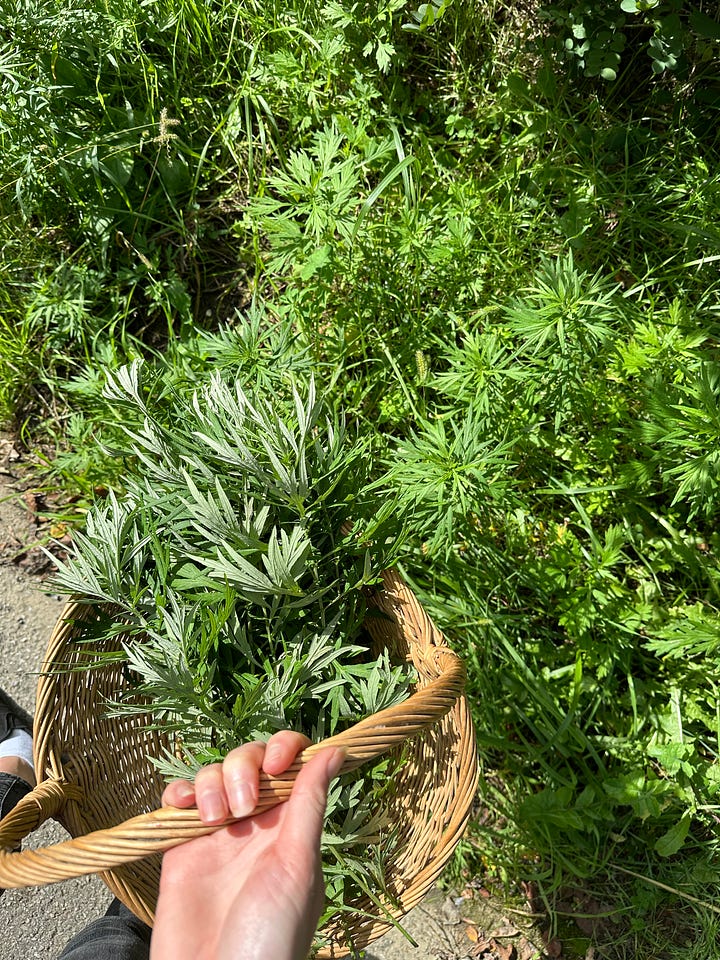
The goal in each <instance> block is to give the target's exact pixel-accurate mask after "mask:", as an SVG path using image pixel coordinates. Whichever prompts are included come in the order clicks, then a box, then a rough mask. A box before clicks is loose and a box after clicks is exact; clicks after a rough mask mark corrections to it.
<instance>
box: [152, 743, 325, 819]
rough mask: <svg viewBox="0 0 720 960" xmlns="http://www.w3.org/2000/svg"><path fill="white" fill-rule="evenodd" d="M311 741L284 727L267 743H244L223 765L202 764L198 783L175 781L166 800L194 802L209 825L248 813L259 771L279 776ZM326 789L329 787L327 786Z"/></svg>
mask: <svg viewBox="0 0 720 960" xmlns="http://www.w3.org/2000/svg"><path fill="white" fill-rule="evenodd" d="M310 743H311V741H310V740H309V739H308V738H307V737H305V736H303V734H301V733H296V732H294V731H292V730H282V731H280V732H279V733H276V734H274V735H273V736H272V737H270V740H269V741H268V742H267V744H264V743H260V742H256V743H244V744H242V746H240V747H236V748H235V749H234V750H231V751H230V753H229V754H228V755H227V756H226V757H225V760H224V761H223V762H222V764H219V763H214V764H211V765H209V766H207V767H203V768H202V769H201V770H200V771H198V773H197V775H196V777H195V783H194V784H193V783H190V782H188V781H186V780H174V781H173V782H172V783H169V784H168V786H167V787H166V788H165V791H164V793H163V798H162V799H163V803H164V804H165V805H168V806H174V807H183V808H185V807H191V806H193V804H195V805H196V806H197V808H198V812H199V814H200V819H201V820H202V821H203V823H206V824H209V825H210V824H216V823H222V822H223V821H224V820H226V819H228V817H230V816H231V815H232V816H233V817H236V818H238V819H239V818H241V817H247V816H249V815H250V814H251V813H252V812H253V810H254V809H255V807H256V806H257V802H258V784H259V771H260V769H261V768H262V769H263V770H264V771H265V773H267V774H270V775H271V776H279V775H280V774H282V773H283V772H284V771H285V770H287V768H288V767H289V766H290V765H291V763H292V762H293V761H294V760H295V758H296V757H297V755H298V754H299V753H300V752H301V751H302V750H304V749H305V747H307V746H309V745H310ZM325 789H326V790H327V787H326V788H325Z"/></svg>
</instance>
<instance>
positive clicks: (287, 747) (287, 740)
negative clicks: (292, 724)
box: [262, 730, 312, 777]
mask: <svg viewBox="0 0 720 960" xmlns="http://www.w3.org/2000/svg"><path fill="white" fill-rule="evenodd" d="M311 743H312V741H311V740H310V739H308V737H305V736H303V734H302V733H295V731H293V730H281V731H280V733H274V734H273V735H272V737H270V739H269V740H268V742H267V747H266V749H265V759H264V760H263V765H262V768H263V770H264V771H265V773H269V774H270V775H271V776H273V777H277V776H279V775H280V774H281V773H284V772H285V771H286V770H287V768H288V767H289V766H290V764H291V763H292V762H293V760H294V759H295V757H297V755H298V754H299V753H300V751H301V750H304V749H305V747H309V746H310V744H311Z"/></svg>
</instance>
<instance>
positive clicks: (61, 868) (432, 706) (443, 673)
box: [0, 646, 465, 888]
mask: <svg viewBox="0 0 720 960" xmlns="http://www.w3.org/2000/svg"><path fill="white" fill-rule="evenodd" d="M423 659H424V663H423V667H424V668H425V669H424V672H427V673H429V674H430V675H434V677H435V679H432V680H431V681H430V682H429V683H427V685H426V686H423V687H421V688H420V689H418V690H416V691H415V693H413V694H412V695H411V696H410V697H409V698H408V699H407V700H405V701H404V702H403V703H400V704H396V705H395V706H393V707H388V708H387V709H385V710H381V711H380V712H379V713H375V714H373V715H372V716H370V717H366V718H365V719H364V720H361V721H360V722H359V723H356V724H355V725H354V726H352V727H349V728H348V729H347V730H344V731H343V732H342V733H339V734H336V735H335V736H333V737H329V738H328V739H326V740H322V741H321V742H320V743H316V744H313V745H312V746H310V747H308V748H307V749H306V750H303V752H302V753H301V754H300V756H299V757H298V758H297V760H295V762H294V763H293V764H292V766H291V767H290V768H289V769H288V770H287V771H286V772H285V773H283V774H282V775H281V776H279V777H270V776H268V775H267V774H265V773H263V772H262V771H261V773H260V792H259V799H258V804H257V806H256V807H255V809H254V810H253V812H252V814H250V816H255V814H257V813H260V812H262V811H264V810H269V809H270V808H271V807H274V806H276V805H277V804H278V803H282V802H283V801H285V800H287V799H288V797H289V796H290V793H291V791H292V787H293V783H294V782H295V778H296V776H297V774H298V771H299V770H300V768H301V767H302V765H303V764H304V763H306V762H307V761H308V760H309V759H310V758H311V757H312V756H314V755H315V754H316V753H318V752H319V751H320V750H323V749H325V748H326V747H342V748H343V749H344V750H345V752H346V759H345V763H344V764H343V766H342V769H341V771H340V772H341V773H347V772H348V771H350V770H354V769H356V768H357V767H360V766H362V764H364V763H366V762H367V761H368V760H373V759H375V758H376V757H379V756H381V755H382V754H383V753H386V752H388V751H389V750H391V749H392V748H393V747H395V746H397V745H398V744H400V743H402V742H404V741H405V740H407V739H409V738H411V737H415V736H417V735H418V734H419V733H422V731H423V730H425V729H427V728H428V727H430V726H432V725H433V724H435V723H436V722H437V721H438V720H440V719H441V718H442V717H443V716H445V714H447V713H448V712H449V711H450V710H451V709H452V707H453V705H454V704H455V702H456V700H457V699H458V697H460V696H461V695H462V692H463V689H464V686H465V666H464V664H463V662H462V661H461V660H460V658H459V657H457V656H456V655H455V654H454V653H453V652H452V651H451V650H450V649H449V648H448V647H444V646H441V647H432V648H431V649H430V651H428V652H427V653H426V654H425V657H424V658H423ZM81 799H82V791H81V790H79V788H78V787H76V786H74V785H73V784H70V783H68V782H67V781H64V780H59V779H51V780H46V781H44V782H42V783H40V784H39V785H38V786H37V787H35V789H34V790H33V791H32V792H31V793H29V794H28V795H27V796H26V797H24V798H23V800H21V801H20V803H19V804H18V805H17V806H16V807H15V808H14V809H13V810H11V811H10V813H9V814H8V815H7V816H6V817H5V818H4V819H3V820H2V821H1V822H0V888H12V887H31V886H36V885H39V884H46V883H56V882H57V881H59V880H67V879H69V878H71V877H80V876H83V875H85V874H88V873H101V872H104V871H106V870H112V869H114V868H115V867H118V866H120V865H121V864H124V863H131V862H132V861H134V860H141V859H143V858H144V857H147V856H150V855H152V854H155V853H160V852H162V851H164V850H169V849H170V848H171V847H175V846H178V845H179V844H181V843H185V842H186V841H188V840H192V839H194V838H195V837H201V836H204V835H205V834H209V833H213V832H214V831H216V830H219V829H221V828H222V827H223V826H226V825H227V824H228V823H233V822H235V821H234V819H228V820H226V821H225V823H220V824H213V825H212V826H207V825H206V824H203V823H202V821H201V820H200V816H199V814H198V811H197V810H196V809H194V808H193V809H189V810H181V809H179V808H177V807H161V808H160V809H158V810H153V811H152V812H151V813H144V814H141V815H140V816H137V817H133V818H132V819H130V820H126V821H125V822H124V823H121V824H118V825H117V826H114V827H110V828H108V829H105V830H96V831H94V832H93V833H89V834H86V835H85V836H83V837H76V838H75V839H73V840H66V841H64V842H63V843H58V844H55V845H54V846H50V847H45V848H43V849H39V850H24V851H22V853H13V852H12V851H13V849H14V848H16V847H17V844H18V843H19V842H20V840H21V839H22V838H23V837H24V836H26V834H27V833H29V832H31V831H32V830H34V829H36V828H37V827H38V826H39V825H40V824H41V823H42V822H43V821H44V820H45V819H47V818H48V817H52V816H54V815H55V814H56V813H57V812H58V811H59V810H60V809H61V808H62V806H63V804H64V803H65V802H66V801H67V800H81Z"/></svg>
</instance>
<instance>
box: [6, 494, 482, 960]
mask: <svg viewBox="0 0 720 960" xmlns="http://www.w3.org/2000/svg"><path fill="white" fill-rule="evenodd" d="M27 528H28V516H27V510H26V509H25V508H24V506H23V505H22V500H18V498H17V495H16V494H15V491H14V490H13V489H12V488H11V487H9V486H7V485H6V486H5V487H4V488H3V487H2V485H0V545H2V546H3V547H4V553H5V555H7V553H8V549H7V544H17V543H19V542H27V540H26V538H27ZM62 606H63V604H62V601H61V600H60V598H59V597H54V596H49V595H47V593H44V592H43V589H42V581H41V580H40V579H39V578H38V577H36V576H33V575H32V574H30V573H27V572H24V570H23V569H21V568H19V567H18V566H16V565H15V564H13V563H10V562H7V561H6V562H5V563H0V686H2V687H3V688H4V689H5V690H7V692H8V693H9V694H10V695H11V696H13V697H14V698H15V699H16V700H17V701H18V702H19V703H20V704H21V705H22V706H24V707H25V708H26V709H27V710H29V711H30V712H33V708H34V702H35V684H36V675H37V671H38V670H39V667H40V664H41V661H42V657H43V654H44V652H45V647H46V645H47V641H48V639H49V637H50V634H51V632H52V628H53V626H54V624H55V622H56V620H57V618H58V616H59V614H60V612H61V610H62ZM66 838H67V834H66V833H65V831H64V830H63V829H62V827H60V826H59V825H58V824H56V823H54V822H49V823H46V824H44V825H43V827H42V828H41V829H40V830H38V831H37V832H36V833H35V834H34V835H33V836H32V837H31V838H29V839H28V841H27V842H26V843H25V846H26V847H35V846H47V845H49V844H52V843H57V842H59V841H60V840H63V839H66ZM110 900H111V895H110V893H109V891H108V890H107V888H106V887H105V886H104V884H103V883H102V882H101V881H100V879H99V878H98V877H95V876H93V877H83V878H80V879H78V880H69V881H65V882H63V883H59V884H54V885H52V886H47V887H41V888H37V887H35V888H27V889H24V890H7V891H6V892H5V893H4V894H3V896H2V897H1V898H0V929H2V931H3V945H2V950H1V951H0V954H2V955H4V956H6V957H8V958H13V960H52V958H54V957H57V956H58V954H59V953H60V951H61V950H62V949H63V947H64V946H65V944H66V943H67V941H68V940H69V939H70V938H71V937H72V936H73V935H74V934H75V933H77V932H78V931H79V930H81V929H82V928H83V927H84V926H86V925H87V924H88V923H89V922H90V921H92V920H94V919H95V918H96V917H98V916H100V915H101V914H103V913H104V912H105V909H106V907H107V905H108V903H109V902H110ZM463 926H464V925H462V924H461V922H460V918H459V914H458V911H457V908H456V907H455V906H454V903H453V901H452V900H451V899H449V898H448V897H446V896H444V895H443V894H440V893H435V894H431V895H430V896H429V897H428V898H427V899H426V900H425V901H424V902H423V904H422V905H421V906H419V907H417V908H416V909H415V910H413V911H412V913H411V914H409V915H408V917H407V918H406V921H405V927H406V929H407V931H408V932H409V933H410V934H411V936H412V937H413V939H414V940H415V941H416V942H417V944H418V946H417V947H413V946H411V945H410V943H409V942H408V940H407V939H406V938H405V937H403V935H402V934H400V933H399V932H398V931H392V932H391V933H390V934H388V935H386V936H385V937H382V938H381V939H380V940H378V941H376V942H375V943H374V944H373V945H372V946H371V948H370V949H369V950H368V952H367V953H366V955H365V956H366V960H436V958H437V960H456V958H457V960H460V958H462V957H464V956H465V954H466V950H467V947H468V946H470V944H469V942H468V941H467V940H465V946H464V948H463V947H462V946H461V947H458V945H457V941H458V939H462V938H461V937H460V933H461V930H462V927H463Z"/></svg>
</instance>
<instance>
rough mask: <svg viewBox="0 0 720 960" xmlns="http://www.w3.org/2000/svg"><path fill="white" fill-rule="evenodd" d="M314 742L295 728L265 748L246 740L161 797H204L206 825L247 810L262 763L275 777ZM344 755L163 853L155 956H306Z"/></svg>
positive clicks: (182, 802)
mask: <svg viewBox="0 0 720 960" xmlns="http://www.w3.org/2000/svg"><path fill="white" fill-rule="evenodd" d="M309 744H310V741H309V740H308V739H307V738H306V737H304V736H302V734H299V733H293V732H291V731H288V730H284V731H282V732H281V733H277V734H275V735H274V736H272V737H271V738H270V740H269V741H268V743H267V745H266V744H264V743H246V744H243V746H241V747H238V748H237V749H235V750H233V751H232V752H231V753H229V754H228V755H227V757H226V758H225V760H224V761H223V763H222V764H213V765H212V766H208V767H204V768H203V769H202V770H201V771H200V772H199V773H198V775H197V777H196V778H195V783H194V784H192V783H189V782H187V781H184V780H176V781H174V782H173V783H171V784H169V785H168V786H167V788H166V790H165V792H164V794H163V803H164V804H166V805H170V806H176V807H191V806H193V805H195V804H197V808H198V811H199V813H200V818H201V819H202V821H203V823H207V824H213V823H222V822H223V821H224V820H225V819H226V818H227V817H228V816H236V817H242V816H247V815H248V814H250V813H251V812H252V810H253V809H254V808H255V805H256V803H257V796H258V773H259V770H260V769H262V770H264V771H265V773H268V774H271V775H273V776H278V775H279V774H281V773H283V772H284V771H285V770H287V768H288V767H289V766H290V764H291V763H292V762H293V760H294V759H295V757H296V755H297V754H298V753H299V752H300V751H301V750H303V749H304V748H305V747H307V746H309ZM343 760H344V752H343V751H342V750H339V749H337V748H329V749H327V750H322V751H321V752H320V753H318V754H316V756H314V757H313V758H312V759H311V760H310V761H309V762H308V763H307V764H306V765H305V766H304V767H303V768H302V769H301V771H300V773H299V774H298V777H297V780H296V781H295V784H294V786H293V790H292V794H291V796H290V799H289V800H288V801H287V802H285V803H281V804H279V805H278V806H276V807H273V808H272V809H271V810H268V811H266V812H265V813H261V814H258V815H257V816H254V817H249V818H248V819H246V820H241V821H239V822H237V823H233V824H231V825H229V826H227V827H223V828H222V829H221V830H218V831H216V832H215V833H213V834H209V835H208V836H205V837H199V838H197V839H196V840H191V841H189V842H188V843H184V844H181V845H180V846H178V847H174V848H173V849H171V850H168V851H167V852H166V853H165V855H164V857H163V865H162V874H161V878H160V897H159V900H158V907H157V914H156V918H155V925H154V928H153V935H152V942H151V947H150V958H151V960H268V958H270V957H272V958H273V960H305V958H306V957H307V955H308V952H309V950H310V946H311V944H312V938H313V935H314V933H315V928H316V926H317V922H318V919H319V917H320V913H321V912H322V908H323V903H324V899H325V891H324V886H323V880H322V871H321V868H320V835H321V833H322V826H323V817H324V814H325V805H326V803H327V791H328V786H329V784H330V780H331V779H332V778H333V777H335V776H337V774H338V772H339V770H340V767H341V766H342V763H343Z"/></svg>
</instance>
